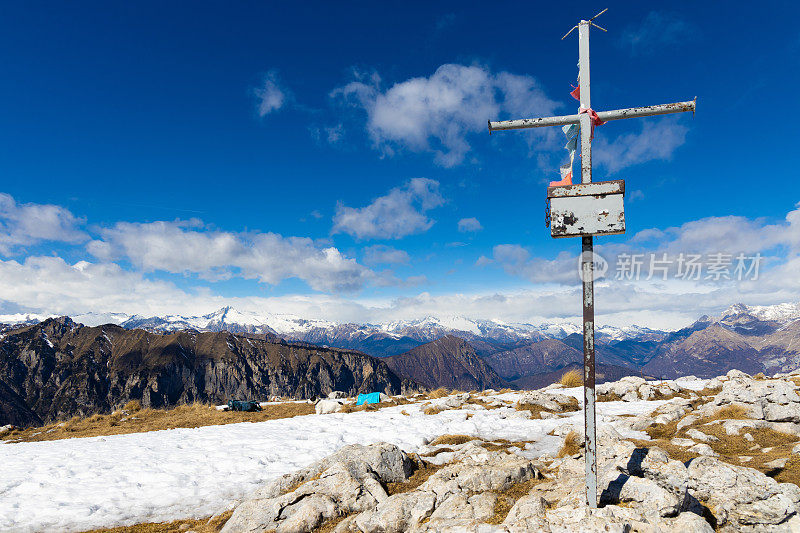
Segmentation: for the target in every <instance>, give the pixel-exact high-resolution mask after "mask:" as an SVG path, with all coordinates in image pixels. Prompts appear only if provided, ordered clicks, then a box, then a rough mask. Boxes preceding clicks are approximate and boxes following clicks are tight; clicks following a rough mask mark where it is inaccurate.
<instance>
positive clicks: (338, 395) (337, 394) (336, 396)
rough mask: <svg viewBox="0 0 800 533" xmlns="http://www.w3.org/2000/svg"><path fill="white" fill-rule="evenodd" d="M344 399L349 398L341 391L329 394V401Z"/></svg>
mask: <svg viewBox="0 0 800 533" xmlns="http://www.w3.org/2000/svg"><path fill="white" fill-rule="evenodd" d="M344 398H347V393H346V392H342V391H340V390H334V391H331V392H329V393H328V399H330V400H343V399H344Z"/></svg>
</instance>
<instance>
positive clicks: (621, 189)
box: [547, 175, 625, 238]
mask: <svg viewBox="0 0 800 533" xmlns="http://www.w3.org/2000/svg"><path fill="white" fill-rule="evenodd" d="M589 177H590V178H591V175H590V176H589ZM624 194H625V182H624V181H623V180H614V181H600V182H594V183H580V184H577V185H562V186H558V187H549V188H548V189H547V197H548V198H549V199H550V234H551V235H552V236H553V237H556V238H560V237H583V236H586V235H619V234H621V233H625V205H624V202H623V196H624Z"/></svg>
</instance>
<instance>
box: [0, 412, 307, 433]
mask: <svg viewBox="0 0 800 533" xmlns="http://www.w3.org/2000/svg"><path fill="white" fill-rule="evenodd" d="M313 412H314V405H313V404H310V403H299V402H286V403H281V404H275V405H267V406H265V407H264V409H263V410H262V411H258V412H254V413H243V412H238V411H217V410H216V409H215V408H214V406H212V405H206V404H200V403H194V404H191V405H179V406H177V407H174V408H172V409H140V410H138V411H135V412H129V411H127V410H125V411H115V412H113V413H111V414H108V415H99V414H96V415H92V416H90V417H88V418H79V417H74V418H71V419H70V420H67V421H65V422H56V423H53V424H48V425H46V426H42V427H35V428H27V429H17V430H14V431H11V432H10V433H6V434H5V435H3V436H2V437H0V438H2V440H5V441H9V442H35V441H45V440H59V439H69V438H75V437H99V436H107V435H123V434H127V433H144V432H147V431H158V430H162V429H176V428H196V427H202V426H214V425H222V424H235V423H238V422H262V421H264V420H275V419H278V418H291V417H294V416H299V415H308V414H312V413H313Z"/></svg>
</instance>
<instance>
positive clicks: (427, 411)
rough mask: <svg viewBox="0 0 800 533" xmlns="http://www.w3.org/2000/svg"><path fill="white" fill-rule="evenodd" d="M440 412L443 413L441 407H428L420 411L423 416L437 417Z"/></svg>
mask: <svg viewBox="0 0 800 533" xmlns="http://www.w3.org/2000/svg"><path fill="white" fill-rule="evenodd" d="M442 411H444V409H442V408H441V407H435V406H433V405H429V406H427V407H425V408H424V409H423V410H422V414H425V415H438V414H439V413H441V412H442Z"/></svg>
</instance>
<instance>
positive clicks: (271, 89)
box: [255, 70, 289, 117]
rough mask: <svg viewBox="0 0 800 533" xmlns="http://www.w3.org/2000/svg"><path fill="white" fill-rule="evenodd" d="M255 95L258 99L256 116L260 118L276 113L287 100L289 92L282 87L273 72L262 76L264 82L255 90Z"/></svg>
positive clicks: (276, 74) (275, 73)
mask: <svg viewBox="0 0 800 533" xmlns="http://www.w3.org/2000/svg"><path fill="white" fill-rule="evenodd" d="M255 94H256V97H257V98H258V116H260V117H265V116H267V115H269V114H270V113H272V112H274V111H278V110H279V109H280V108H282V107H283V106H284V105H285V104H286V102H287V101H288V99H289V91H288V90H287V89H285V88H284V87H283V86H282V84H281V82H280V80H279V79H278V73H277V72H276V71H274V70H271V71H269V72H268V73H267V74H266V76H264V82H263V83H262V84H261V86H260V87H259V88H257V89H256V90H255Z"/></svg>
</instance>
